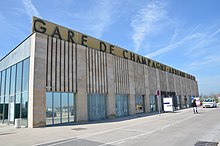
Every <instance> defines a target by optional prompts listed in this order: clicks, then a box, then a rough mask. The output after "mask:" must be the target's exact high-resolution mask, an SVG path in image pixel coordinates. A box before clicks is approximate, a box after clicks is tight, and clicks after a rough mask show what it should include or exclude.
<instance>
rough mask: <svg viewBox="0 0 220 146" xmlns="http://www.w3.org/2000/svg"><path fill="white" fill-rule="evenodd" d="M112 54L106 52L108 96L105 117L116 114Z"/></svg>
mask: <svg viewBox="0 0 220 146" xmlns="http://www.w3.org/2000/svg"><path fill="white" fill-rule="evenodd" d="M113 62H114V56H113V55H110V54H107V75H108V77H107V82H108V96H107V97H108V98H107V117H108V118H113V117H115V116H116V111H115V86H113V85H115V79H114V72H115V71H114V63H113Z"/></svg>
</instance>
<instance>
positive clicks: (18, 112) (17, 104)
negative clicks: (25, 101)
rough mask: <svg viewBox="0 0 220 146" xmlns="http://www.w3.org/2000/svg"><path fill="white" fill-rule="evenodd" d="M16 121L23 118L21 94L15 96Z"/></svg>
mask: <svg viewBox="0 0 220 146" xmlns="http://www.w3.org/2000/svg"><path fill="white" fill-rule="evenodd" d="M15 98H16V100H15V119H16V118H20V117H21V93H18V94H15Z"/></svg>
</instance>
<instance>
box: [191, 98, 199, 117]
mask: <svg viewBox="0 0 220 146" xmlns="http://www.w3.org/2000/svg"><path fill="white" fill-rule="evenodd" d="M192 107H193V112H194V114H198V110H197V105H196V99H194V100H193V103H192Z"/></svg>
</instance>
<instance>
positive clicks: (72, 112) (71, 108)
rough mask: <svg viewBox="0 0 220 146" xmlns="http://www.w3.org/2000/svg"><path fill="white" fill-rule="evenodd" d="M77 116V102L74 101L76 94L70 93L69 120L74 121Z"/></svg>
mask: <svg viewBox="0 0 220 146" xmlns="http://www.w3.org/2000/svg"><path fill="white" fill-rule="evenodd" d="M74 116H75V103H74V94H73V93H69V122H73V121H74V118H75V117H74Z"/></svg>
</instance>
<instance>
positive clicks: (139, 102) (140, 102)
mask: <svg viewBox="0 0 220 146" xmlns="http://www.w3.org/2000/svg"><path fill="white" fill-rule="evenodd" d="M135 110H136V113H137V114H139V113H143V112H144V110H145V109H144V95H135Z"/></svg>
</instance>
